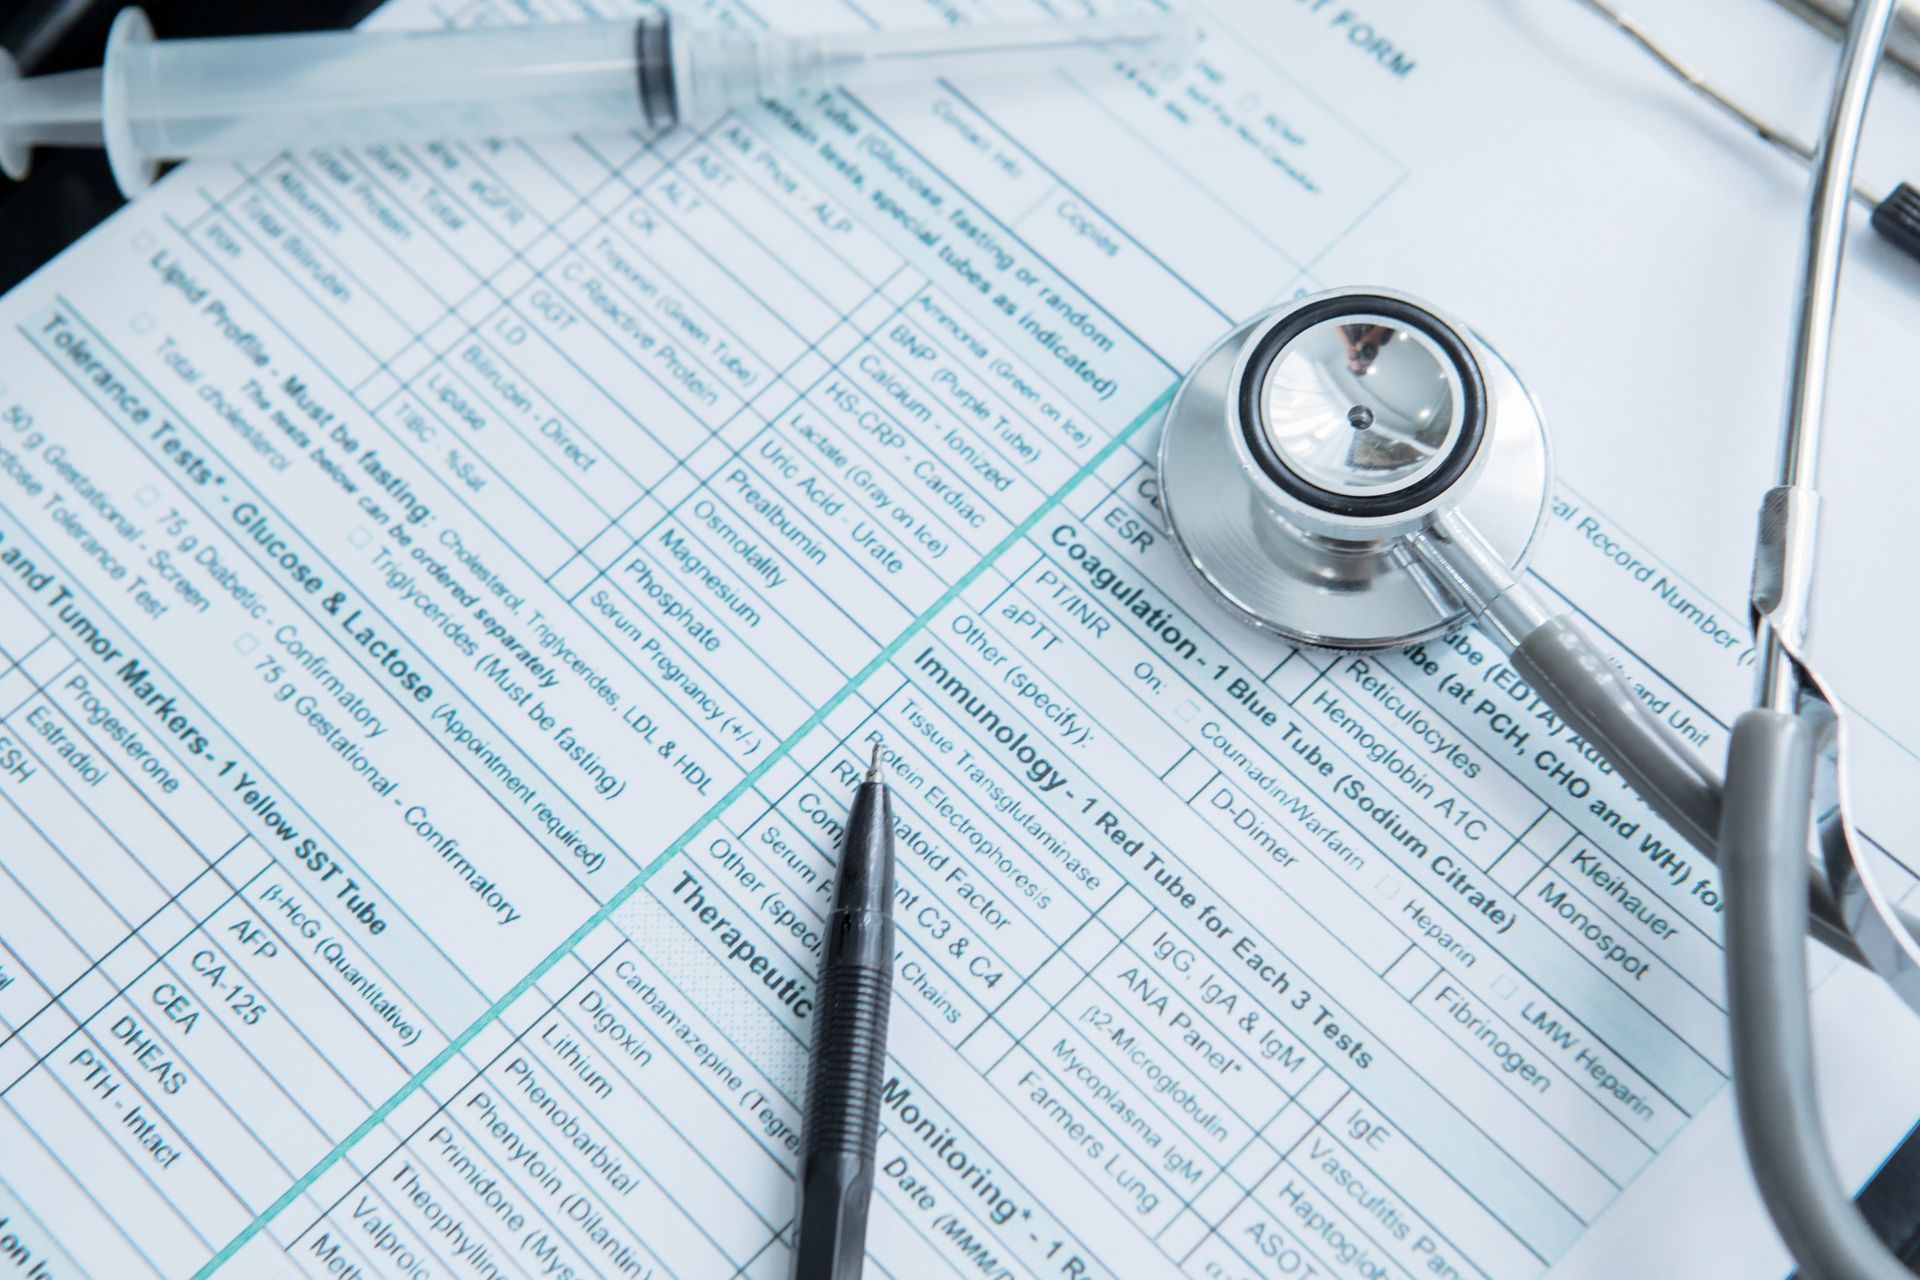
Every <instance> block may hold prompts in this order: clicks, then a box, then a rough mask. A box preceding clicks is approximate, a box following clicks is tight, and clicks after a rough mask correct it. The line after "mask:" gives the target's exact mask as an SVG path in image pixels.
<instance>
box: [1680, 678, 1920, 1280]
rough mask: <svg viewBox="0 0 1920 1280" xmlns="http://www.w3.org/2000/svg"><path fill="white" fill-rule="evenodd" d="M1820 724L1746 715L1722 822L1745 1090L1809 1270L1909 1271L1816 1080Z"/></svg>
mask: <svg viewBox="0 0 1920 1280" xmlns="http://www.w3.org/2000/svg"><path fill="white" fill-rule="evenodd" d="M1819 736H1820V729H1819V726H1818V725H1817V724H1815V723H1814V722H1813V721H1810V720H1808V719H1807V718H1806V717H1804V716H1798V715H1794V714H1792V713H1790V712H1784V711H1771V710H1767V709H1765V708H1762V707H1755V708H1753V709H1752V710H1750V711H1747V712H1744V713H1742V714H1741V716H1740V717H1739V719H1737V720H1735V721H1734V724H1733V736H1732V740H1731V742H1730V743H1729V745H1728V749H1727V782H1726V790H1725V812H1724V814H1723V817H1722V822H1721V825H1720V828H1719V830H1718V832H1717V833H1716V834H1717V836H1718V845H1719V847H1720V849H1721V850H1722V856H1721V858H1720V875H1721V879H1722V881H1723V883H1724V885H1725V888H1726V899H1727V907H1726V938H1725V947H1726V960H1727V1025H1728V1028H1729V1032H1730V1034H1731V1037H1732V1048H1733V1093H1734V1103H1735V1105H1736V1106H1737V1107H1738V1108H1739V1113H1740V1128H1741V1132H1742V1134H1743V1135H1744V1137H1745V1140H1746V1144H1747V1162H1748V1164H1749V1166H1751V1168H1752V1170H1753V1179H1754V1183H1755V1184H1756V1185H1757V1186H1758V1187H1759V1189H1760V1197H1761V1199H1762V1200H1763V1201H1765V1203H1766V1206H1767V1211H1768V1213H1769V1214H1771V1215H1772V1217H1773V1221H1774V1225H1775V1226H1776V1227H1777V1228H1778V1229H1779V1232H1780V1237H1781V1239H1782V1240H1783V1241H1785V1243H1786V1245H1787V1248H1788V1249H1789V1250H1790V1251H1791V1252H1792V1253H1793V1256H1794V1257H1795V1258H1796V1259H1798V1260H1799V1262H1800V1263H1801V1266H1802V1272H1801V1274H1803V1275H1805V1276H1807V1277H1808V1278H1809V1280H1842V1278H1844V1280H1911V1275H1910V1273H1909V1272H1908V1271H1907V1269H1906V1268H1905V1267H1903V1266H1901V1265H1900V1264H1899V1262H1898V1261H1896V1260H1895V1259H1894V1257H1893V1255H1892V1254H1890V1253H1888V1252H1887V1249H1886V1247H1885V1246H1884V1245H1883V1244H1881V1242H1880V1240H1879V1239H1878V1237H1876V1236H1875V1235H1874V1234H1873V1232H1872V1231H1871V1230H1870V1229H1869V1228H1868V1227H1867V1224H1866V1221H1865V1220H1864V1219H1863V1218H1862V1217H1861V1216H1860V1213H1859V1211H1858V1210H1857V1209H1856V1208H1855V1207H1854V1204H1853V1202H1852V1200H1851V1199H1849V1198H1848V1195H1847V1192H1846V1191H1845V1189H1844V1188H1843V1187H1842V1186H1841V1185H1840V1181H1839V1179H1838V1178H1837V1177H1836V1176H1835V1175H1834V1169H1833V1158H1832V1155H1831V1154H1830V1150H1829V1148H1828V1146H1827V1140H1826V1133H1825V1130H1824V1127H1823V1126H1822V1124H1821V1120H1820V1108H1819V1106H1818V1104H1817V1100H1816V1098H1815V1096H1814V1091H1813V1038H1812V1018H1811V1013H1810V1009H1809V1001H1810V995H1809V992H1808V986H1807V954H1806V947H1805V946H1803V945H1802V944H1801V941H1800V940H1801V938H1802V937H1804V936H1805V934H1806V931H1807V925H1808V917H1807V897H1806V894H1805V892H1804V891H1803V890H1802V887H1801V886H1802V883H1803V873H1802V872H1801V869H1800V868H1801V866H1802V864H1803V863H1804V862H1805V860H1806V848H1805V845H1806V832H1807V830H1808V829H1809V827H1810V825H1811V823H1812V817H1813V813H1812V810H1813V793H1814V776H1815V770H1816V769H1817V768H1818V767H1819V764H1818V757H1819V752H1820V742H1819Z"/></svg>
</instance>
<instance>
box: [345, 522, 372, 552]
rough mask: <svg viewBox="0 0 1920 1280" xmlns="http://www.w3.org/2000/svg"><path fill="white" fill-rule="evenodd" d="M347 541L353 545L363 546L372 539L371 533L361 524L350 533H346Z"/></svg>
mask: <svg viewBox="0 0 1920 1280" xmlns="http://www.w3.org/2000/svg"><path fill="white" fill-rule="evenodd" d="M347 541H348V543H350V544H351V545H353V546H356V547H364V546H366V545H367V544H368V543H369V542H372V541H373V535H372V534H371V533H368V532H367V530H366V528H365V527H364V526H363V527H361V528H358V529H355V530H354V531H353V532H352V533H350V534H348V535H347Z"/></svg>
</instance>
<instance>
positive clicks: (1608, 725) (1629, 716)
mask: <svg viewBox="0 0 1920 1280" xmlns="http://www.w3.org/2000/svg"><path fill="white" fill-rule="evenodd" d="M1407 545H1408V549H1409V551H1410V553H1411V558H1412V559H1413V560H1415V561H1417V562H1418V564H1419V567H1420V570H1421V573H1422V576H1423V578H1424V580H1425V581H1426V583H1427V584H1428V590H1429V591H1430V592H1432V593H1434V594H1436V595H1438V596H1441V597H1444V598H1445V599H1447V600H1448V601H1449V602H1451V603H1452V604H1454V605H1455V607H1458V608H1463V609H1464V610H1465V611H1466V612H1467V614H1468V615H1469V616H1471V617H1472V618H1473V620H1474V622H1475V623H1476V624H1477V625H1478V626H1479V628H1480V630H1481V631H1482V632H1484V633H1485V634H1486V635H1487V637H1488V638H1489V639H1491V640H1493V641H1494V642H1495V643H1496V644H1498V645H1499V646H1500V648H1501V649H1502V650H1503V651H1504V652H1505V653H1506V654H1507V657H1508V661H1509V663H1510V664H1511V665H1512V667H1513V669H1514V671H1515V672H1516V673H1517V674H1518V675H1519V676H1520V678H1521V679H1523V680H1525V681H1526V682H1527V684H1529V685H1530V686H1532V688H1533V689H1534V690H1535V691H1536V692H1537V693H1538V694H1539V695H1540V697H1541V699H1542V700H1543V701H1545V702H1546V704H1547V705H1548V706H1549V707H1551V708H1553V710H1554V712H1555V714H1557V715H1558V716H1559V717H1560V718H1561V719H1562V720H1564V721H1566V723H1567V725H1568V726H1569V727H1570V728H1571V729H1572V730H1573V731H1574V732H1575V733H1576V734H1578V735H1579V736H1580V737H1581V738H1582V739H1583V740H1584V741H1586V742H1587V743H1589V744H1591V745H1592V746H1593V747H1594V748H1595V749H1597V750H1598V751H1599V752H1600V754H1601V755H1602V756H1604V757H1605V758H1606V760H1607V762H1608V763H1609V764H1611V765H1612V766H1613V768H1614V770H1615V771H1616V772H1617V773H1619V774H1620V776H1621V778H1622V779H1623V780H1624V781H1625V782H1626V783H1627V785H1628V786H1629V787H1631V788H1633V790H1634V792H1635V793H1636V794H1637V795H1639V796H1640V798H1641V799H1642V800H1644V801H1645V802H1646V804H1647V806H1648V807H1649V808H1651V809H1652V810H1653V811H1654V812H1655V813H1656V814H1658V815H1659V816H1660V817H1661V818H1662V819H1664V820H1665V821H1666V822H1667V823H1668V824H1669V825H1671V826H1672V827H1673V829H1674V831H1675V832H1676V833H1677V834H1678V835H1680V836H1681V837H1682V838H1683V839H1685V840H1686V841H1687V842H1688V843H1689V844H1691V845H1692V846H1693V847H1694V848H1696V849H1698V850H1700V851H1701V852H1702V853H1704V854H1705V855H1707V856H1708V857H1710V858H1712V859H1714V861H1715V862H1716V863H1717V862H1719V861H1720V860H1721V859H1720V854H1719V847H1720V825H1721V817H1722V809H1723V801H1724V793H1723V789H1722V783H1721V779H1720V777H1719V776H1718V775H1717V774H1716V773H1715V772H1714V770H1713V768H1712V767H1711V766H1710V765H1709V764H1708V763H1707V762H1706V761H1704V760H1702V759H1701V758H1700V757H1699V756H1697V755H1695V754H1694V753H1693V751H1692V750H1691V749H1690V748H1689V747H1688V746H1687V745H1686V744H1685V743H1684V742H1682V741H1681V740H1680V739H1679V738H1678V737H1677V736H1676V735H1675V734H1674V733H1673V732H1672V731H1670V730H1669V729H1668V728H1667V727H1666V725H1664V724H1662V723H1661V722H1660V720H1659V719H1658V718H1657V717H1655V716H1654V714H1653V713H1652V712H1651V711H1649V710H1648V709H1647V706H1646V704H1645V703H1644V702H1642V701H1641V699H1640V697H1639V695H1638V694H1637V693H1636V692H1635V691H1634V688H1633V686H1632V685H1631V684H1630V683H1629V682H1628V681H1627V679H1626V678H1625V676H1624V675H1622V673H1621V671H1620V669H1619V667H1618V666H1616V665H1615V664H1614V662H1613V660H1612V659H1611V658H1609V657H1608V656H1607V653H1606V651H1605V650H1604V649H1603V648H1602V647H1601V646H1600V645H1599V644H1598V643H1597V642H1596V641H1595V640H1594V639H1593V638H1592V637H1591V636H1590V635H1589V634H1588V632H1587V629H1586V628H1585V627H1584V626H1582V625H1581V624H1580V622H1579V621H1578V620H1577V619H1575V618H1574V617H1573V616H1572V615H1571V614H1568V613H1558V614H1555V613H1553V612H1552V611H1551V610H1550V609H1549V608H1548V607H1547V605H1546V603H1545V602H1544V601H1543V600H1542V599H1541V598H1540V594H1539V592H1538V591H1536V590H1535V589H1534V588H1533V586H1532V585H1531V584H1530V583H1529V582H1528V581H1527V580H1526V579H1525V578H1516V577H1515V576H1514V575H1513V574H1512V573H1511V572H1509V571H1508V570H1507V569H1506V567H1505V566H1504V565H1502V564H1501V563H1500V561H1499V558H1498V557H1497V556H1495V555H1494V554H1493V553H1492V551H1491V549H1490V548H1488V547H1487V546H1486V545H1485V543H1484V542H1483V541H1482V540H1481V539H1480V538H1479V536H1478V534H1477V532H1476V531H1475V530H1474V528H1473V526H1472V525H1471V524H1470V523H1468V522H1466V521H1465V520H1463V519H1461V518H1460V517H1459V516H1458V515H1457V514H1448V515H1445V516H1442V517H1440V518H1439V519H1437V520H1436V521H1435V522H1434V524H1433V525H1432V527H1431V528H1429V529H1427V530H1423V531H1422V532H1420V533H1417V534H1414V535H1411V536H1410V537H1409V538H1408V539H1407ZM1808 830H1809V829H1808V828H1806V827H1805V826H1804V825H1803V827H1802V829H1801V832H1802V834H1801V837H1800V846H1801V848H1802V854H1801V859H1800V861H1801V863H1802V865H1803V866H1805V867H1806V872H1805V875H1804V877H1803V879H1804V881H1805V883H1806V887H1807V888H1806V892H1807V897H1808V901H1809V904H1810V905H1811V908H1812V921H1811V932H1812V934H1813V936H1814V938H1815V939H1817V940H1818V941H1820V942H1823V943H1825V944H1826V945H1827V946H1829V947H1831V948H1833V950H1834V951H1836V952H1838V953H1839V954H1840V955H1842V956H1844V957H1846V958H1847V959H1849V960H1853V961H1855V962H1857V963H1860V964H1863V965H1867V966H1868V967H1869V968H1873V967H1875V966H1873V965H1872V964H1871V963H1870V962H1869V959H1868V957H1867V956H1866V954H1865V953H1864V952H1863V951H1862V950H1861V947H1860V944H1859V942H1858V941H1857V940H1856V938H1855V935H1854V931H1853V930H1852V929H1850V928H1849V927H1848V924H1847V919H1846V912H1845V911H1844V909H1843V905H1842V904H1841V902H1840V901H1839V900H1838V899H1837V898H1836V896H1835V894H1834V893H1833V892H1832V889H1831V887H1830V886H1829V885H1827V884H1826V883H1825V882H1824V881H1823V880H1822V878H1821V876H1820V874H1819V868H1820V862H1819V861H1818V860H1816V859H1810V858H1808V857H1807V856H1806V853H1805V850H1806V848H1807V846H1808V839H1807V834H1808ZM1723 875H1724V868H1723ZM1900 914H1901V915H1902V918H1903V919H1904V913H1900ZM1905 923H1906V924H1907V926H1908V927H1909V928H1912V927H1914V922H1912V921H1911V920H1906V921H1905Z"/></svg>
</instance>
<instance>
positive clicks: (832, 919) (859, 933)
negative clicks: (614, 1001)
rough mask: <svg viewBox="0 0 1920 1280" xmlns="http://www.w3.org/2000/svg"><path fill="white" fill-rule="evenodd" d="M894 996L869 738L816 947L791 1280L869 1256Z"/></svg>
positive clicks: (889, 832) (887, 824) (887, 831)
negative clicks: (865, 762) (866, 761)
mask: <svg viewBox="0 0 1920 1280" xmlns="http://www.w3.org/2000/svg"><path fill="white" fill-rule="evenodd" d="M892 997H893V805H892V802H891V800H890V798H889V796H888V792H887V781H886V777H885V775H883V774H882V773H881V771H880V744H879V743H878V742H876V743H874V744H873V759H872V763H871V764H870V765H869V766H868V769H867V776H866V778H865V779H864V780H863V781H862V782H861V784H860V787H859V789H858V790H857V791H856V792H855V793H854V797H853V809H852V810H851V812H849V813H848V815H847V836H846V842H845V844H844V846H843V847H842V849H841V852H840V873H839V875H838V877H837V878H836V879H835V881H834V886H833V906H832V909H831V910H829V911H828V913H827V927H826V933H825V939H824V942H823V944H822V946H821V958H820V981H819V990H818V992H817V993H816V995H815V999H814V1009H813V1049H812V1057H811V1058H810V1060H809V1061H808V1064H807V1111H806V1119H805V1122H804V1123H803V1124H802V1126H801V1138H800V1177H799V1204H798V1212H797V1215H796V1216H795V1218H794V1228H793V1229H794V1240H793V1280H857V1277H858V1276H859V1275H860V1269H861V1266H862V1264H863V1263H864V1261H865V1259H866V1249H867V1205H868V1202H869V1201H870V1200H871V1199H872V1196H873V1175H874V1144H875V1141H876V1139H877V1138H878V1136H879V1132H880V1082H881V1079H882V1077H883V1075H884V1073H885V1069H886V1064H887V1007H888V1005H889V1003H890V1002H891V1000H892Z"/></svg>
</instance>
